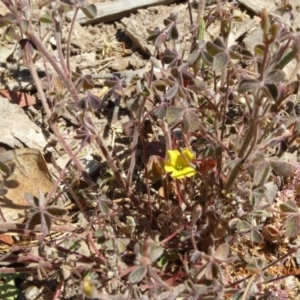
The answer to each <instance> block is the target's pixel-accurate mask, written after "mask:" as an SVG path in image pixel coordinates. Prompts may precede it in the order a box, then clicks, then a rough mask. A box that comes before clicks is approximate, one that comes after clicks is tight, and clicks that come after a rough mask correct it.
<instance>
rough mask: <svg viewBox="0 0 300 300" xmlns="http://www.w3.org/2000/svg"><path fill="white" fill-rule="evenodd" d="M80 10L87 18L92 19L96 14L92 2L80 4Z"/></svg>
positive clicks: (95, 8)
mask: <svg viewBox="0 0 300 300" xmlns="http://www.w3.org/2000/svg"><path fill="white" fill-rule="evenodd" d="M81 10H82V12H83V13H84V14H85V16H86V17H87V18H89V19H94V18H95V17H96V15H97V7H96V6H95V5H94V4H89V5H85V6H82V7H81Z"/></svg>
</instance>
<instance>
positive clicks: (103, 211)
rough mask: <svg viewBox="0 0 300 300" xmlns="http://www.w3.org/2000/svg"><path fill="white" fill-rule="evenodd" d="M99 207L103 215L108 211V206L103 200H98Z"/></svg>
mask: <svg viewBox="0 0 300 300" xmlns="http://www.w3.org/2000/svg"><path fill="white" fill-rule="evenodd" d="M99 209H100V211H101V212H102V213H103V214H104V215H107V214H108V213H109V208H108V206H107V205H106V203H104V202H103V201H99Z"/></svg>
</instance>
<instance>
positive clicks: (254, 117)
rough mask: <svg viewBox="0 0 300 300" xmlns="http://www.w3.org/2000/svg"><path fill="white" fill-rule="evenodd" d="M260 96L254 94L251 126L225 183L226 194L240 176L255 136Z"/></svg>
mask: <svg viewBox="0 0 300 300" xmlns="http://www.w3.org/2000/svg"><path fill="white" fill-rule="evenodd" d="M260 97H261V95H260V93H259V92H257V93H256V97H255V98H256V99H255V101H254V107H253V110H252V120H251V125H250V127H249V129H248V131H247V133H246V136H245V138H244V141H243V144H242V147H241V149H240V152H239V154H238V159H239V161H238V162H237V165H236V166H235V167H234V168H233V169H232V170H231V171H230V173H229V175H228V179H227V181H226V183H225V186H224V188H225V190H226V191H227V192H229V191H230V190H231V188H232V187H233V185H234V183H235V180H236V179H237V177H238V175H239V174H240V171H241V169H242V164H243V163H244V162H245V161H244V160H245V157H246V156H245V155H246V151H247V149H248V147H249V145H250V144H251V141H252V139H253V137H254V136H255V124H256V121H257V119H258V115H259V109H260V107H261V99H260ZM253 147H254V145H253Z"/></svg>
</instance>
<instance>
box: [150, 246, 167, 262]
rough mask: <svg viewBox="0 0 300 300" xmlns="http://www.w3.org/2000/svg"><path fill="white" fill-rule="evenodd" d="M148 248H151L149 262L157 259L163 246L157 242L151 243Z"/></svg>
mask: <svg viewBox="0 0 300 300" xmlns="http://www.w3.org/2000/svg"><path fill="white" fill-rule="evenodd" d="M150 249H151V251H150V260H151V262H154V261H156V260H157V259H159V258H160V257H161V255H162V254H163V252H164V248H163V247H161V246H159V245H157V244H152V245H151V247H150Z"/></svg>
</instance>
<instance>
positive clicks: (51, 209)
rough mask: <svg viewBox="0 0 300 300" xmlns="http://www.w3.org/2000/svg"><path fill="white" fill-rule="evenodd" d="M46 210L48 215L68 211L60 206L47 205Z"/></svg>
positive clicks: (62, 214) (60, 214) (58, 214)
mask: <svg viewBox="0 0 300 300" xmlns="http://www.w3.org/2000/svg"><path fill="white" fill-rule="evenodd" d="M46 210H47V212H48V213H49V214H50V215H53V216H64V215H65V214H67V213H68V211H67V210H66V209H64V208H60V207H47V208H46Z"/></svg>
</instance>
